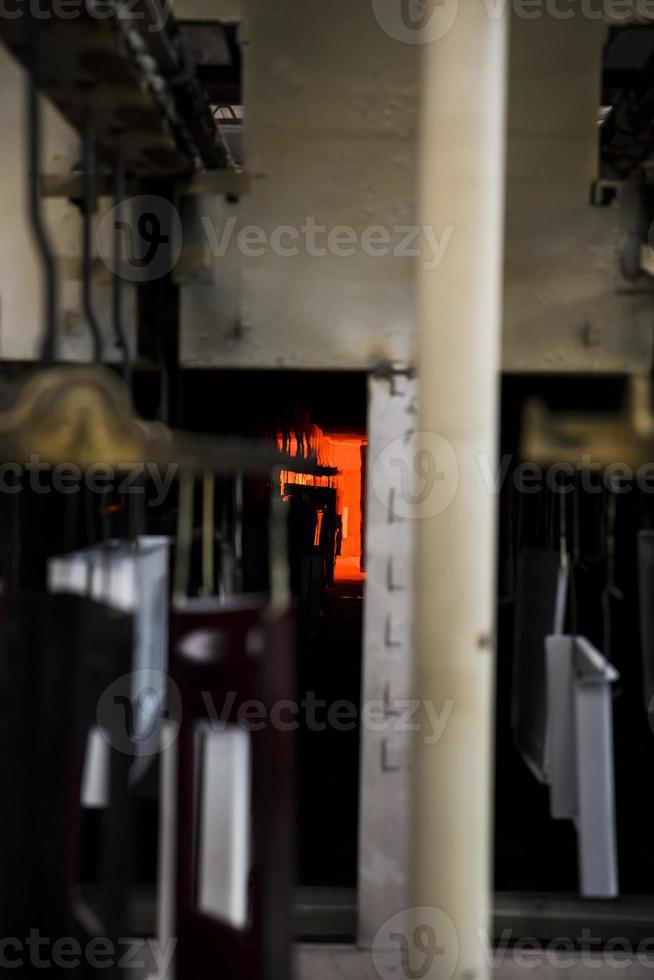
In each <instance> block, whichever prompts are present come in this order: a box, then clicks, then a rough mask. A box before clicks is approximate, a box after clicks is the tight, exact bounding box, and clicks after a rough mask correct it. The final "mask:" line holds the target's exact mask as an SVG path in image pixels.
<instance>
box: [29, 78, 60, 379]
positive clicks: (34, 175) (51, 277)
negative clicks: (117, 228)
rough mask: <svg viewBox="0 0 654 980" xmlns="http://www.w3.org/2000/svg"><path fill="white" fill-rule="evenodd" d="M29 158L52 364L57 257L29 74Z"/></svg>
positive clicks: (46, 355) (45, 346) (44, 353)
mask: <svg viewBox="0 0 654 980" xmlns="http://www.w3.org/2000/svg"><path fill="white" fill-rule="evenodd" d="M26 85H27V87H26V95H27V160H28V182H29V193H28V198H29V218H30V224H31V226H32V233H33V235H34V240H35V242H36V247H37V251H38V254H39V258H40V260H41V269H42V273H43V282H44V293H45V310H44V318H43V323H44V333H43V339H42V342H41V357H42V359H43V360H44V361H45V362H46V363H47V364H52V363H53V361H54V360H55V359H56V353H57V310H58V308H59V296H58V283H57V268H56V260H55V257H54V254H53V252H52V248H51V246H50V241H49V239H48V234H47V231H46V229H45V225H44V223H43V216H42V214H41V180H40V177H41V106H40V103H39V93H38V90H37V88H36V83H35V81H34V78H33V76H32V74H31V73H29V72H28V74H27V82H26Z"/></svg>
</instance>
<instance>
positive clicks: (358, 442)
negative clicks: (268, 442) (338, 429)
mask: <svg viewBox="0 0 654 980" xmlns="http://www.w3.org/2000/svg"><path fill="white" fill-rule="evenodd" d="M277 442H278V445H279V448H280V449H282V450H284V451H286V452H287V453H290V454H291V455H292V456H303V457H305V458H307V459H310V460H311V461H312V462H316V463H318V464H319V465H321V466H329V467H333V468H335V469H337V470H338V472H337V474H335V475H334V476H313V475H310V474H306V473H291V472H288V471H284V472H283V473H282V474H281V481H280V482H281V491H282V493H283V492H284V486H285V485H287V484H291V483H299V484H302V485H303V486H310V487H331V488H333V489H335V490H336V512H337V514H338V515H339V516H340V518H341V522H342V538H341V554H340V557H338V558H337V559H336V569H335V577H336V578H337V579H340V580H341V581H343V580H357V579H359V578H363V577H364V573H363V572H361V570H360V562H361V552H362V520H363V515H362V510H361V494H362V487H361V448H362V446H365V445H366V440H365V439H363V438H361V436H352V435H341V434H336V433H333V434H332V433H325V432H323V431H322V429H320V428H318V426H315V425H314V426H310V432H309V434H308V435H305V434H303V435H302V436H301V445H300V443H299V442H298V437H297V436H295V435H292V436H290V437H288V438H287V439H284V438H283V437H282V436H281V435H280V436H278V439H277Z"/></svg>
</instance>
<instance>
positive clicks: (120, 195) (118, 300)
mask: <svg viewBox="0 0 654 980" xmlns="http://www.w3.org/2000/svg"><path fill="white" fill-rule="evenodd" d="M114 181H115V183H114V281H113V323H114V335H115V338H116V344H117V345H118V347H120V348H121V350H122V352H123V377H124V379H125V384H126V385H127V387H128V388H129V389H130V390H131V387H132V359H131V355H130V350H129V344H128V342H127V336H126V334H125V325H124V322H123V275H122V268H123V253H122V248H121V229H122V219H123V203H124V201H125V164H124V162H123V159H122V156H119V157H118V158H117V160H116V168H115V172H114Z"/></svg>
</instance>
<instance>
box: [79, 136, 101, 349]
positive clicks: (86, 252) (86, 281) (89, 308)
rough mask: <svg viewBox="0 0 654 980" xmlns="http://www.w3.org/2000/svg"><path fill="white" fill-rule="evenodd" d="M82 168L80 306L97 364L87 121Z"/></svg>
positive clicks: (92, 163)
mask: <svg viewBox="0 0 654 980" xmlns="http://www.w3.org/2000/svg"><path fill="white" fill-rule="evenodd" d="M82 166H83V168H84V177H83V180H84V188H83V196H84V201H83V206H82V228H83V233H82V237H83V246H82V247H83V257H82V304H83V306H84V316H85V317H86V320H87V323H88V326H89V330H90V332H91V340H92V344H93V360H94V361H95V362H96V364H99V363H100V362H101V361H102V334H101V333H100V325H99V323H98V320H97V317H96V315H95V310H94V309H93V297H92V295H91V293H92V283H93V250H92V249H93V246H92V235H91V232H92V221H93V215H94V213H95V204H96V202H95V146H94V142H93V128H92V126H91V123H90V119H88V118H87V120H86V122H85V124H84V133H83V137H82Z"/></svg>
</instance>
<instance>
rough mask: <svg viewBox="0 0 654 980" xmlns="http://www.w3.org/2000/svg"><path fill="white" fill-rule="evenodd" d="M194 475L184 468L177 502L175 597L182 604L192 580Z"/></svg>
mask: <svg viewBox="0 0 654 980" xmlns="http://www.w3.org/2000/svg"><path fill="white" fill-rule="evenodd" d="M193 484H194V481H193V476H192V474H191V473H189V472H188V470H183V471H182V473H181V474H180V477H179V500H178V504H177V551H176V556H175V558H176V560H175V582H174V588H173V599H174V601H175V603H177V604H181V603H183V602H185V601H186V599H187V598H188V589H189V582H190V580H191V548H192V545H193V488H194V487H193Z"/></svg>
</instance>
